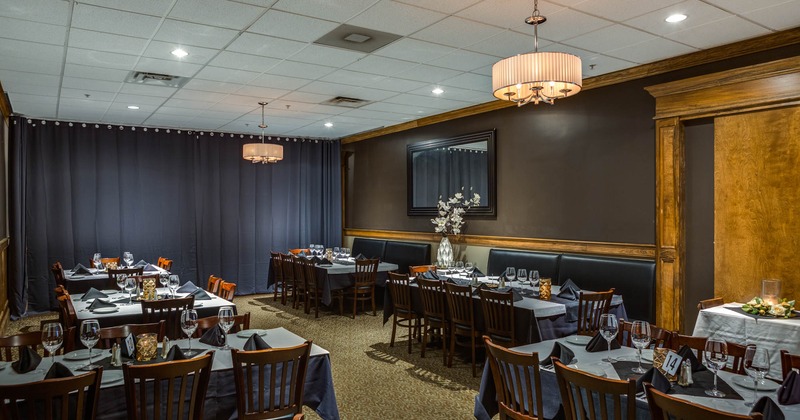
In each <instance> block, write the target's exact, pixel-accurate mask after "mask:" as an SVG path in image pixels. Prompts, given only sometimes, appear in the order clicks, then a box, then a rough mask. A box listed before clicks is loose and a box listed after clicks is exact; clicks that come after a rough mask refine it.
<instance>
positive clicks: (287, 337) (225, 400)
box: [0, 327, 339, 420]
mask: <svg viewBox="0 0 800 420" xmlns="http://www.w3.org/2000/svg"><path fill="white" fill-rule="evenodd" d="M254 333H255V334H259V335H261V337H262V338H263V339H264V341H265V342H266V343H267V344H268V345H269V346H270V347H272V348H282V347H292V346H296V345H299V344H302V343H304V342H305V341H306V340H305V339H304V338H302V337H300V336H298V335H297V334H294V333H292V332H291V331H289V330H287V329H285V328H283V327H280V328H273V329H252V330H245V331H241V332H239V333H237V334H234V333H231V334H230V335H229V336H228V343H229V344H230V346H231V347H233V348H236V349H242V348H243V346H244V344H245V342H246V341H247V339H248V338H249V337H250V336H251V335H252V334H254ZM171 344H172V345H178V346H179V347H180V348H182V349H185V348H187V347H188V341H187V340H185V339H184V340H175V341H172V342H171ZM159 346H160V344H159ZM192 349H194V350H199V351H200V354H205V353H206V352H208V351H214V362H213V365H212V367H211V378H210V381H209V385H208V388H207V390H206V397H205V406H204V410H203V418H205V419H233V418H237V409H236V398H237V392H236V385H235V381H234V378H233V361H232V359H231V352H230V351H228V350H222V349H220V348H217V347H214V346H210V345H207V344H203V343H200V342H199V341H198V340H192ZM94 354H95V357H94V358H93V359H92V362H93V363H95V364H99V365H102V366H103V377H102V382H101V387H100V398H99V401H98V404H97V418H98V419H126V418H128V415H127V414H128V413H127V411H126V405H125V387H124V381H123V376H122V368H121V367H114V366H111V364H110V358H111V353H110V351H109V350H95V351H94ZM195 357H196V356H195ZM55 361H56V362H60V363H61V364H63V365H64V366H66V367H67V368H69V369H70V371H72V373H73V374H80V373H81V372H80V371H79V369H80V368H81V367H82V366H85V365H86V364H87V363H88V357H87V353H86V349H82V350H76V351H74V352H71V353H68V354H66V355H60V356H56V357H55ZM51 365H52V362H51V358H50V357H44V358H42V361H41V363H40V365H39V366H38V367H37V369H36V370H35V371H31V372H28V373H23V374H18V373H16V372H15V371H14V370H13V369H12V368H11V367H10V362H0V385H15V384H22V383H29V382H35V381H41V380H42V379H43V378H44V375H45V372H47V370H48V369H49V368H50V366H51ZM303 404H304V405H306V406H308V407H310V408H311V409H313V410H314V411H316V413H317V414H319V416H320V417H321V418H323V419H325V420H338V419H339V409H338V406H337V402H336V392H335V391H334V388H333V376H332V374H331V361H330V353H329V352H328V351H327V350H325V349H323V348H322V347H320V346H318V345H316V344H312V346H311V354H310V357H309V361H308V369H307V372H306V378H305V386H304V390H303Z"/></svg>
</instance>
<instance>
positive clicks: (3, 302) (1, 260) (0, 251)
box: [0, 83, 12, 334]
mask: <svg viewBox="0 0 800 420" xmlns="http://www.w3.org/2000/svg"><path fill="white" fill-rule="evenodd" d="M11 112H12V109H11V103H9V102H8V100H7V98H6V94H5V91H4V90H3V85H2V83H0V153H2V154H3V159H4V161H5V165H3V170H2V173H0V183H1V184H2V188H0V191H2V194H5V199H4V200H2V202H3V203H4V205H6V206H7V205H8V204H7V203H8V188H6V186H7V182H6V179H7V178H8V130H9V125H8V124H9V117H10V116H11ZM7 210H8V209H7V208H6V209H5V211H3V212H2V214H4V215H5V216H6V217H5V218H3V220H0V223H3V229H2V231H3V232H8V220H7V218H8V211H7ZM3 236H4V237H2V238H0V334H4V333H5V328H6V325H7V324H8V317H9V314H10V307H9V304H8V243H9V238H8V237H7V236H5V235H3Z"/></svg>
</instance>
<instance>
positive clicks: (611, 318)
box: [600, 314, 619, 363]
mask: <svg viewBox="0 0 800 420" xmlns="http://www.w3.org/2000/svg"><path fill="white" fill-rule="evenodd" d="M618 331H619V323H618V322H617V316H616V315H614V314H602V315H600V334H602V335H603V338H605V339H606V342H607V343H608V357H606V358H605V359H603V361H604V362H608V363H614V362H616V361H617V359H615V358H613V357H611V340H613V339H614V337H616V336H617V332H618Z"/></svg>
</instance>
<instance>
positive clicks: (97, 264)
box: [92, 252, 103, 270]
mask: <svg viewBox="0 0 800 420" xmlns="http://www.w3.org/2000/svg"><path fill="white" fill-rule="evenodd" d="M92 261H93V262H94V268H96V269H98V270H99V269H100V268H102V267H101V266H102V265H103V259H102V257H101V256H100V253H99V252H95V253H94V256H93V257H92Z"/></svg>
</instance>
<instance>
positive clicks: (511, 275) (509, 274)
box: [506, 267, 517, 287]
mask: <svg viewBox="0 0 800 420" xmlns="http://www.w3.org/2000/svg"><path fill="white" fill-rule="evenodd" d="M515 278H517V270H516V269H515V268H514V267H508V268H506V280H508V287H511V282H512V281H514V279H515Z"/></svg>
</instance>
